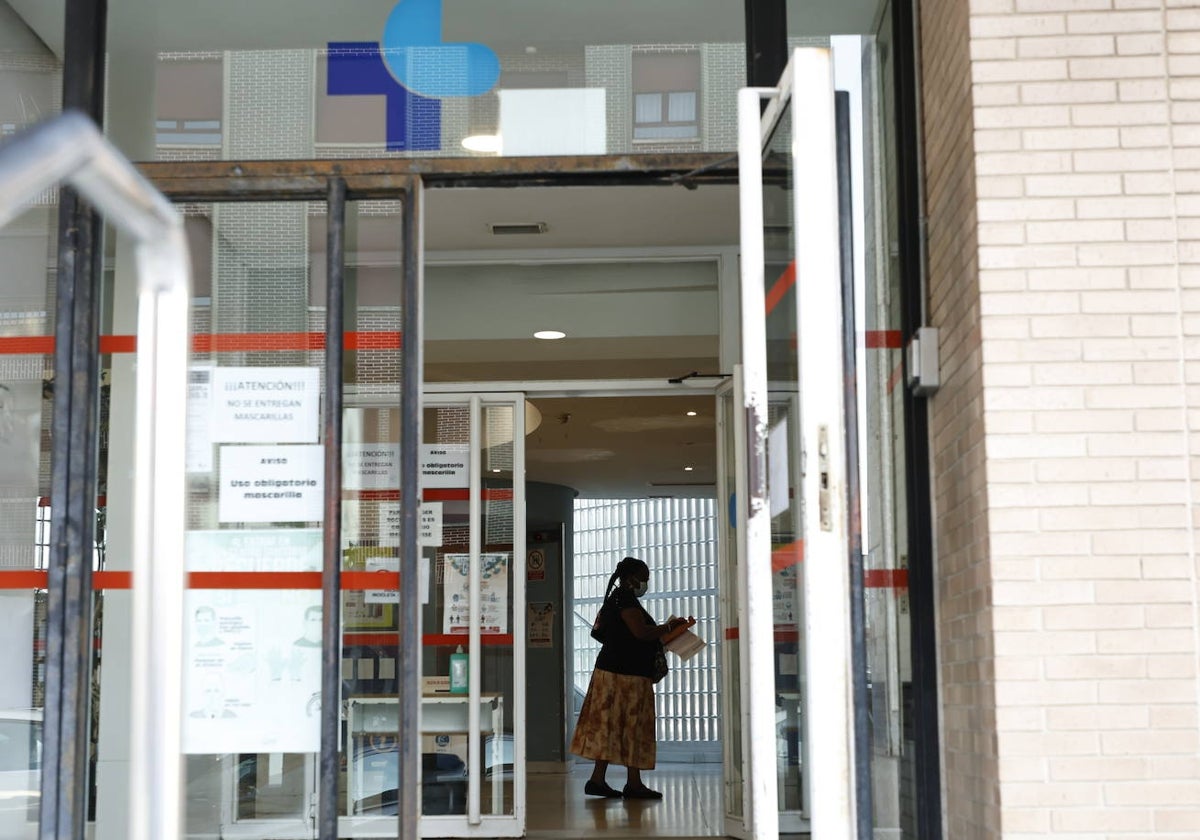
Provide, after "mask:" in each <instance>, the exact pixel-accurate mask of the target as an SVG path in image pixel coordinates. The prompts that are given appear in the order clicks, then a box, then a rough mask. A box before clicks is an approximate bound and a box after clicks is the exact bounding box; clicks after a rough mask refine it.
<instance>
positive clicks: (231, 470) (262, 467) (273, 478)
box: [217, 444, 325, 522]
mask: <svg viewBox="0 0 1200 840" xmlns="http://www.w3.org/2000/svg"><path fill="white" fill-rule="evenodd" d="M324 511H325V451H324V448H323V447H322V446H321V445H320V444H315V445H312V446H222V447H221V483H220V490H219V492H218V497H217V518H218V520H219V521H221V522H320V521H321V520H322V518H323V517H324Z"/></svg>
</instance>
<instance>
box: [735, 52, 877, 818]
mask: <svg viewBox="0 0 1200 840" xmlns="http://www.w3.org/2000/svg"><path fill="white" fill-rule="evenodd" d="M832 65H833V62H832V51H831V50H830V49H816V48H808V49H799V50H796V51H795V52H794V53H793V55H792V58H791V61H790V62H789V65H788V68H787V70H786V71H785V73H784V76H783V78H782V79H781V80H780V83H779V86H778V87H777V88H774V89H769V90H763V89H745V90H742V91H741V92H740V94H739V97H740V98H739V112H738V113H739V172H740V178H741V184H740V202H741V218H742V242H741V247H742V277H741V304H742V325H741V326H742V365H741V369H740V371H739V374H740V375H739V376H738V377H736V382H735V385H734V387H733V388H732V389H730V390H729V391H727V392H725V393H723V394H721V395H720V396H719V397H718V406H719V409H720V416H721V417H722V418H723V419H724V422H725V427H722V429H721V432H720V440H721V447H722V451H723V454H724V458H723V463H724V464H725V465H727V470H726V472H727V474H726V475H724V476H723V478H722V481H723V484H722V488H723V490H724V491H725V492H726V493H727V494H729V495H728V498H729V499H730V504H729V512H728V516H729V520H730V522H729V526H730V528H729V536H728V539H727V541H726V543H727V550H728V552H729V553H728V554H727V555H726V556H728V557H730V558H731V560H732V562H731V563H727V564H726V574H725V575H724V577H723V584H724V585H725V588H726V596H727V600H728V603H730V605H731V606H733V605H736V612H734V613H732V614H735V615H736V616H737V619H736V621H734V622H732V623H731V626H730V627H729V628H727V631H726V636H727V639H731V640H736V642H734V643H732V645H731V646H732V647H733V648H735V650H729V651H728V652H727V658H726V663H727V670H728V671H729V674H727V677H726V679H727V684H726V687H727V691H728V692H729V693H730V694H731V695H732V696H730V698H729V699H728V701H727V703H728V706H727V709H726V711H727V718H726V720H727V721H729V726H728V729H727V732H728V733H729V737H727V738H726V772H727V779H726V815H727V820H726V821H727V830H728V831H729V832H730V833H731V834H734V835H736V836H745V837H773V836H776V835H777V834H780V833H793V832H804V831H811V832H812V833H813V834H814V836H819V837H821V838H822V840H826V839H827V838H838V837H845V838H850V837H854V836H855V830H854V806H855V799H854V796H853V793H854V790H855V779H854V775H853V773H854V763H853V761H852V758H853V746H854V745H853V735H852V730H851V721H852V709H853V703H852V693H851V680H850V678H851V669H850V667H849V665H848V663H850V662H851V661H852V656H851V641H850V640H851V634H850V586H849V580H850V576H849V564H848V559H849V556H850V554H849V540H848V532H849V520H848V517H849V515H850V510H849V507H848V505H847V492H846V476H847V460H846V443H845V439H846V423H845V410H844V394H843V388H844V378H843V377H844V369H843V363H842V356H843V349H842V318H843V313H842V275H841V267H840V262H839V215H838V202H837V159H836V153H835V148H836V146H835V120H834V93H833V68H832ZM764 101H765V108H764V107H763V103H764ZM727 427H732V428H731V429H730V428H727ZM728 644H731V643H730V642H727V645H728ZM733 662H736V665H735V666H734V667H729V663H733ZM764 685H769V686H771V687H772V690H771V691H760V690H758V688H759V687H760V686H764ZM749 686H753V687H754V690H753V691H750V690H749V688H748V687H749ZM862 783H863V784H869V780H866V779H864V780H862Z"/></svg>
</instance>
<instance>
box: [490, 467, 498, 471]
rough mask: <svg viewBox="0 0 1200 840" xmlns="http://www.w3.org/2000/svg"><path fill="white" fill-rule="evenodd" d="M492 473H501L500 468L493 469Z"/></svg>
mask: <svg viewBox="0 0 1200 840" xmlns="http://www.w3.org/2000/svg"><path fill="white" fill-rule="evenodd" d="M492 472H500V468H499V467H492Z"/></svg>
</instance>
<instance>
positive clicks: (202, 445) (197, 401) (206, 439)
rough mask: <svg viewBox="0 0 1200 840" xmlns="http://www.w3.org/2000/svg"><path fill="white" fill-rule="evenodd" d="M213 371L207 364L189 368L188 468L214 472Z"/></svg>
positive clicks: (196, 471)
mask: <svg viewBox="0 0 1200 840" xmlns="http://www.w3.org/2000/svg"><path fill="white" fill-rule="evenodd" d="M212 372H213V369H212V368H211V367H208V366H197V367H194V368H191V369H189V370H188V396H187V453H186V459H185V461H186V464H187V466H186V468H185V469H186V470H187V471H188V472H190V473H207V472H212V468H213V440H212V429H211V427H210V423H211V421H212Z"/></svg>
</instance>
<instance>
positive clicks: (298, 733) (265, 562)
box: [183, 528, 322, 753]
mask: <svg viewBox="0 0 1200 840" xmlns="http://www.w3.org/2000/svg"><path fill="white" fill-rule="evenodd" d="M321 540H322V536H321V531H320V529H307V528H306V529H285V530H276V531H267V530H261V531H191V532H189V533H188V534H187V536H186V542H185V554H186V562H187V568H188V571H206V572H214V571H221V572H284V571H286V572H313V571H320V569H321V551H322V543H321ZM185 610H186V612H185V615H186V620H187V624H186V627H185V660H184V726H183V748H184V752H186V753H226V752H316V751H317V750H319V749H320V730H319V720H320V717H319V716H320V699H321V695H320V692H321V628H322V609H321V593H320V591H319V590H315V589H265V590H255V589H189V590H188V591H187V596H186V600H185Z"/></svg>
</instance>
